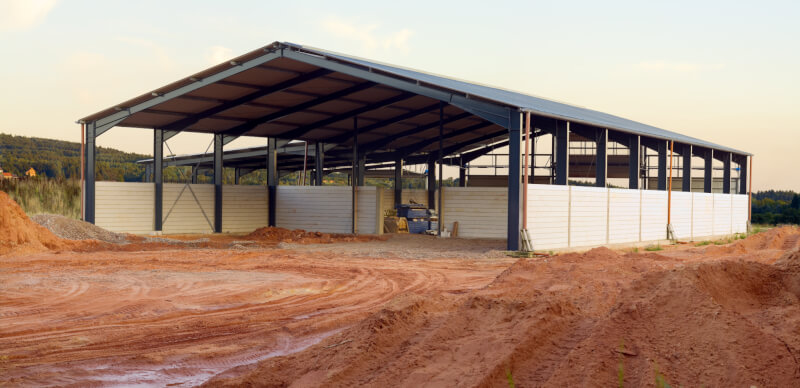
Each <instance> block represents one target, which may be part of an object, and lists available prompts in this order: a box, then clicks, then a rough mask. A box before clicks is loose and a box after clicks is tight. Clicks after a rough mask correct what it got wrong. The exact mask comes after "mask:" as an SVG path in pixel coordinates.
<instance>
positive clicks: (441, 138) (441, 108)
mask: <svg viewBox="0 0 800 388" xmlns="http://www.w3.org/2000/svg"><path fill="white" fill-rule="evenodd" d="M443 148H444V103H443V102H442V103H439V157H438V158H437V159H438V163H439V174H438V175H439V176H438V178H439V182H438V189H439V203H437V204H436V209H438V210H439V213H438V215H439V222H437V223H436V225H437V226H438V228H437V229H438V230H437V236H441V235H442V224H443V223H442V221H444V218H443V217H442V210H444V209H442V200H443V199H444V198H443V197H444V193H442V175H443V171H442V168H443V163H442V158H444V154H443V150H442V149H443Z"/></svg>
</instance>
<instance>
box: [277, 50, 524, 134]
mask: <svg viewBox="0 0 800 388" xmlns="http://www.w3.org/2000/svg"><path fill="white" fill-rule="evenodd" d="M283 55H284V56H285V57H287V58H290V59H294V60H296V61H300V62H303V63H308V64H311V65H314V66H317V67H321V68H326V69H331V70H334V71H337V72H340V73H344V74H347V75H351V76H354V77H358V78H361V79H364V80H368V81H372V82H376V83H379V84H383V85H386V86H390V87H393V88H396V89H400V90H404V91H407V92H411V93H414V94H419V95H422V96H426V97H430V98H433V99H435V100H439V101H446V102H448V103H449V104H450V105H454V106H457V107H459V108H461V109H462V110H464V111H467V112H470V113H472V114H475V115H477V116H480V117H482V118H484V119H486V120H488V121H491V122H493V123H495V124H498V125H500V126H502V127H504V128H505V127H508V114H507V108H506V107H504V106H501V105H495V104H491V103H488V102H483V101H478V100H473V99H470V98H469V97H468V96H466V95H462V94H456V93H451V92H447V91H443V90H439V89H435V88H431V87H427V86H424V85H423V84H421V83H419V82H412V81H410V80H403V79H399V78H396V77H392V76H388V75H383V74H381V73H379V72H373V71H371V69H362V68H358V67H356V66H353V65H351V64H346V63H340V62H335V61H331V60H329V59H327V58H324V57H320V56H318V55H313V54H305V53H302V52H299V51H296V49H289V50H285V51H284V53H283Z"/></svg>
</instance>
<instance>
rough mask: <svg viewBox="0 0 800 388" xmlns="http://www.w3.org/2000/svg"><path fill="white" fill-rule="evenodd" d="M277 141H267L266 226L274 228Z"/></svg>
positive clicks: (272, 138) (273, 139) (276, 195)
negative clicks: (267, 208)
mask: <svg viewBox="0 0 800 388" xmlns="http://www.w3.org/2000/svg"><path fill="white" fill-rule="evenodd" d="M277 145H278V140H277V139H275V138H274V137H271V138H269V139H268V140H267V195H268V197H269V198H268V200H267V206H268V207H269V216H268V219H267V225H269V226H276V224H275V219H276V214H275V213H276V206H275V204H276V203H277V201H278V152H277V150H276V148H277Z"/></svg>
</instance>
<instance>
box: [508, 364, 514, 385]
mask: <svg viewBox="0 0 800 388" xmlns="http://www.w3.org/2000/svg"><path fill="white" fill-rule="evenodd" d="M506 380H508V388H514V387H515V385H514V376H512V375H511V368H509V367H506Z"/></svg>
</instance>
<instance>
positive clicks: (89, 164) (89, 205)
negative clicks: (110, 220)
mask: <svg viewBox="0 0 800 388" xmlns="http://www.w3.org/2000/svg"><path fill="white" fill-rule="evenodd" d="M96 130H97V122H92V123H89V124H86V144H85V147H86V150H85V152H84V154H85V160H84V162H85V163H86V165H85V166H84V178H85V179H84V182H83V198H84V203H83V220H84V221H86V222H88V223H91V224H94V220H95V179H96V177H97V174H96V171H95V161H96V159H97V132H96Z"/></svg>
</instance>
